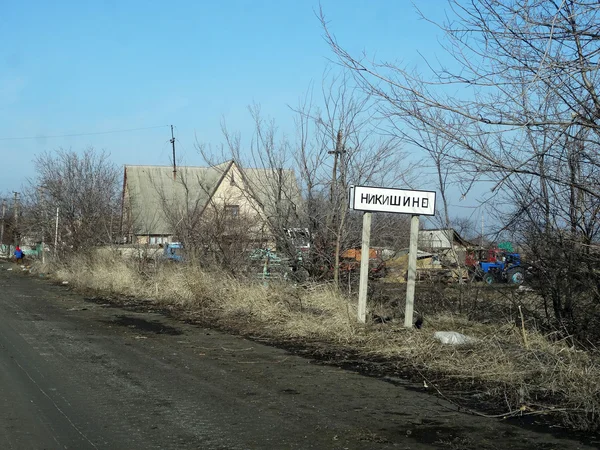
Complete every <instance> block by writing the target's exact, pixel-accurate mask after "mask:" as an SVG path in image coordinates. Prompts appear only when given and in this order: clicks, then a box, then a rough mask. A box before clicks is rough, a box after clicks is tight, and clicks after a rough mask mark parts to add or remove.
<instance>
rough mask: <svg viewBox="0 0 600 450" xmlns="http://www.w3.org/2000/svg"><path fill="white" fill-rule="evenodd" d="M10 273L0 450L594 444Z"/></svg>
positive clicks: (0, 288)
mask: <svg viewBox="0 0 600 450" xmlns="http://www.w3.org/2000/svg"><path fill="white" fill-rule="evenodd" d="M8 268H13V270H12V271H9V270H7V269H8ZM17 269H18V268H17V267H16V266H14V265H10V264H7V263H0V449H129V450H133V449H310V448H314V449H389V448H400V449H422V448H449V449H471V448H472V449H505V448H512V449H530V448H541V449H552V448H556V449H571V448H573V449H575V448H582V449H583V448H594V447H593V446H592V445H593V444H592V445H588V446H585V445H583V444H582V443H580V442H579V441H577V440H573V439H561V438H558V437H556V436H554V435H550V434H547V433H539V432H535V431H532V430H527V429H523V428H520V427H517V426H513V425H511V424H508V423H505V422H502V421H498V420H492V419H486V418H482V417H477V416H472V415H467V414H463V413H459V412H456V410H455V409H456V408H454V407H453V406H452V405H450V404H445V403H444V402H443V401H441V400H439V399H437V398H436V397H435V396H433V395H431V394H428V393H426V392H421V391H424V389H423V388H422V387H420V386H414V385H411V384H408V383H406V384H405V385H401V384H400V385H394V384H391V383H389V382H385V381H382V380H379V379H375V378H368V377H364V376H361V375H359V374H356V373H353V372H348V371H345V370H342V369H339V368H335V367H330V366H324V365H320V364H314V363H313V362H311V361H310V360H308V359H304V358H301V357H298V356H294V355H291V354H289V353H287V352H286V351H284V350H281V349H277V348H272V347H269V346H265V345H262V344H260V343H257V342H254V341H249V340H246V339H243V338H240V337H235V336H229V335H226V334H223V333H219V332H216V331H214V330H209V329H202V328H199V327H197V326H194V325H189V324H185V323H181V322H178V321H176V320H174V319H169V318H166V317H163V316H161V315H160V314H159V313H157V312H152V311H149V312H144V313H140V312H135V311H132V310H127V309H119V308H115V307H112V306H110V305H107V304H102V303H94V302H89V301H86V300H85V299H84V297H82V296H81V295H78V294H76V293H74V292H71V291H70V290H68V289H66V288H64V287H61V286H54V285H51V284H49V283H48V282H45V281H41V280H38V279H36V278H35V277H32V276H25V275H23V274H22V273H19V271H18V270H17Z"/></svg>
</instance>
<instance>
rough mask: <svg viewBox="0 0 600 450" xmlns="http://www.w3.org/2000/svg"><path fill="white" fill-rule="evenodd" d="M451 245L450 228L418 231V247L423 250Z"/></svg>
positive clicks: (452, 243) (450, 246)
mask: <svg viewBox="0 0 600 450" xmlns="http://www.w3.org/2000/svg"><path fill="white" fill-rule="evenodd" d="M453 245H454V242H453V232H452V230H421V231H419V248H421V249H423V250H426V249H444V248H452V247H453Z"/></svg>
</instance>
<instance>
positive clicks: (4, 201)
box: [0, 198, 10, 253]
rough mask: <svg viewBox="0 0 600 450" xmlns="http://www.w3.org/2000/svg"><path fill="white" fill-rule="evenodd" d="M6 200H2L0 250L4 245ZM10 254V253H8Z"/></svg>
mask: <svg viewBox="0 0 600 450" xmlns="http://www.w3.org/2000/svg"><path fill="white" fill-rule="evenodd" d="M5 217H6V199H4V198H3V199H2V228H0V250H1V249H2V246H3V245H4V222H5V221H6V218H5ZM9 253H10V252H9Z"/></svg>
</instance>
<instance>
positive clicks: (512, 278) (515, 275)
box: [506, 267, 525, 284]
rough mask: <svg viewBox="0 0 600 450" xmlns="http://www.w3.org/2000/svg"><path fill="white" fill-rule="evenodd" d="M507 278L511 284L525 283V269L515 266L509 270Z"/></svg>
mask: <svg viewBox="0 0 600 450" xmlns="http://www.w3.org/2000/svg"><path fill="white" fill-rule="evenodd" d="M506 278H507V279H508V282H509V283H510V284H523V281H525V271H524V270H523V269H522V268H520V267H515V268H514V269H510V270H509V271H508V273H507V274H506Z"/></svg>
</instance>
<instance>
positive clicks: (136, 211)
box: [123, 161, 302, 235]
mask: <svg viewBox="0 0 600 450" xmlns="http://www.w3.org/2000/svg"><path fill="white" fill-rule="evenodd" d="M233 166H236V167H238V169H239V170H240V171H241V175H242V177H243V178H244V184H245V185H246V186H247V188H248V191H249V194H251V195H252V197H253V198H254V199H255V200H256V201H257V202H258V203H259V204H260V207H261V208H262V209H263V211H264V213H265V215H266V216H276V215H285V214H290V212H292V211H293V212H295V210H296V208H297V206H298V205H300V204H301V201H302V199H301V195H300V189H299V187H298V183H297V181H296V176H295V174H294V171H293V170H286V169H255V168H245V169H241V168H240V167H239V166H237V165H236V164H235V162H234V161H226V162H223V163H221V164H218V165H215V166H212V167H190V166H182V167H178V168H177V177H176V179H175V180H174V179H173V168H172V167H171V166H133V165H126V166H125V171H124V187H123V189H124V193H123V195H124V201H126V202H128V205H129V208H130V215H131V218H132V221H133V222H134V223H135V230H134V233H135V234H162V235H169V234H173V232H174V230H173V227H174V220H173V219H174V217H173V214H174V212H179V213H178V215H182V216H183V214H184V213H183V211H188V212H189V211H194V212H197V213H200V214H201V213H202V211H203V210H204V208H205V206H206V205H207V204H208V202H209V201H210V199H211V197H212V196H213V194H214V193H215V191H216V190H217V188H218V187H219V185H220V184H221V182H222V181H223V179H224V177H225V176H226V175H227V173H228V172H229V170H230V169H231V168H232V167H233ZM280 187H281V189H280ZM166 212H168V214H169V216H171V217H167V214H166Z"/></svg>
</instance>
